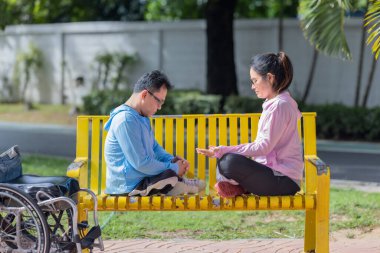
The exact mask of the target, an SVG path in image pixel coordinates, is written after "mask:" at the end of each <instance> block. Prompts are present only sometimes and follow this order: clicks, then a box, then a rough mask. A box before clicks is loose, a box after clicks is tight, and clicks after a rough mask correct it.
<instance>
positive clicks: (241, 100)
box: [223, 96, 263, 113]
mask: <svg viewBox="0 0 380 253" xmlns="http://www.w3.org/2000/svg"><path fill="white" fill-rule="evenodd" d="M262 104H263V100H262V99H257V98H253V97H239V96H229V97H228V98H227V99H226V102H225V103H224V106H223V111H224V112H225V113H254V112H261V111H262Z"/></svg>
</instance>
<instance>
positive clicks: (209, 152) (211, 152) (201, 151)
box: [196, 146, 219, 157]
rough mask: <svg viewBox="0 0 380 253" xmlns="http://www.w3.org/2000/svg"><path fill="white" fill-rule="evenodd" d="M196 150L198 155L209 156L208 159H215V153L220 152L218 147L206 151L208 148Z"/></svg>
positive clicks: (211, 147)
mask: <svg viewBox="0 0 380 253" xmlns="http://www.w3.org/2000/svg"><path fill="white" fill-rule="evenodd" d="M196 150H197V153H198V154H201V155H205V156H208V157H215V152H218V151H219V148H218V147H214V146H209V148H208V149H206V148H196Z"/></svg>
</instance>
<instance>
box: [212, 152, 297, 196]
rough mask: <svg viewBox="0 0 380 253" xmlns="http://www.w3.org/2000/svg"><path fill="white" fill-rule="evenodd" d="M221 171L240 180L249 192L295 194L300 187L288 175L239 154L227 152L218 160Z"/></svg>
mask: <svg viewBox="0 0 380 253" xmlns="http://www.w3.org/2000/svg"><path fill="white" fill-rule="evenodd" d="M218 167H219V172H220V174H222V175H223V176H225V177H226V178H229V179H233V180H235V181H236V182H238V183H239V184H240V185H241V186H242V187H243V188H244V189H245V190H246V191H247V192H249V193H253V194H256V195H264V196H283V195H294V194H295V193H296V192H298V191H299V190H300V187H299V186H298V185H297V184H296V183H295V182H294V181H293V180H292V179H290V178H289V177H287V176H275V175H274V174H273V170H272V169H271V168H269V167H267V166H265V165H263V164H260V163H258V162H256V161H254V160H252V159H250V158H247V157H245V156H242V155H238V154H231V153H229V154H225V155H224V156H222V157H221V158H220V159H219V160H218Z"/></svg>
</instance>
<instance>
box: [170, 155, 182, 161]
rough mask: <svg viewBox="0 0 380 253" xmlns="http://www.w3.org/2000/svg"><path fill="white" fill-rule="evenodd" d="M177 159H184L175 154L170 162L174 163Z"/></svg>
mask: <svg viewBox="0 0 380 253" xmlns="http://www.w3.org/2000/svg"><path fill="white" fill-rule="evenodd" d="M179 160H185V159H183V158H182V157H180V156H178V155H176V156H175V157H174V158H173V159H172V161H171V162H172V163H176V162H177V161H179Z"/></svg>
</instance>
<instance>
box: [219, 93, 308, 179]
mask: <svg viewBox="0 0 380 253" xmlns="http://www.w3.org/2000/svg"><path fill="white" fill-rule="evenodd" d="M300 117H301V113H300V111H299V110H298V106H297V103H296V101H294V99H293V98H292V97H291V96H290V94H289V92H287V91H285V92H282V93H280V94H279V95H277V96H276V97H274V98H272V99H270V100H266V101H265V102H264V103H263V112H262V115H261V117H260V120H259V128H258V132H257V137H256V140H255V141H254V142H252V143H248V144H240V145H236V146H219V150H218V151H217V152H215V157H217V158H220V157H222V156H223V155H224V154H226V153H235V154H241V155H244V156H247V157H252V158H253V159H254V160H255V161H257V162H259V163H261V164H264V165H266V166H268V167H270V168H272V169H273V170H274V171H278V172H280V173H281V174H283V175H285V176H288V177H290V178H292V179H293V180H295V181H300V180H301V179H302V176H303V167H304V164H303V159H302V146H301V141H300V137H299V134H298V130H297V120H298V119H300Z"/></svg>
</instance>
